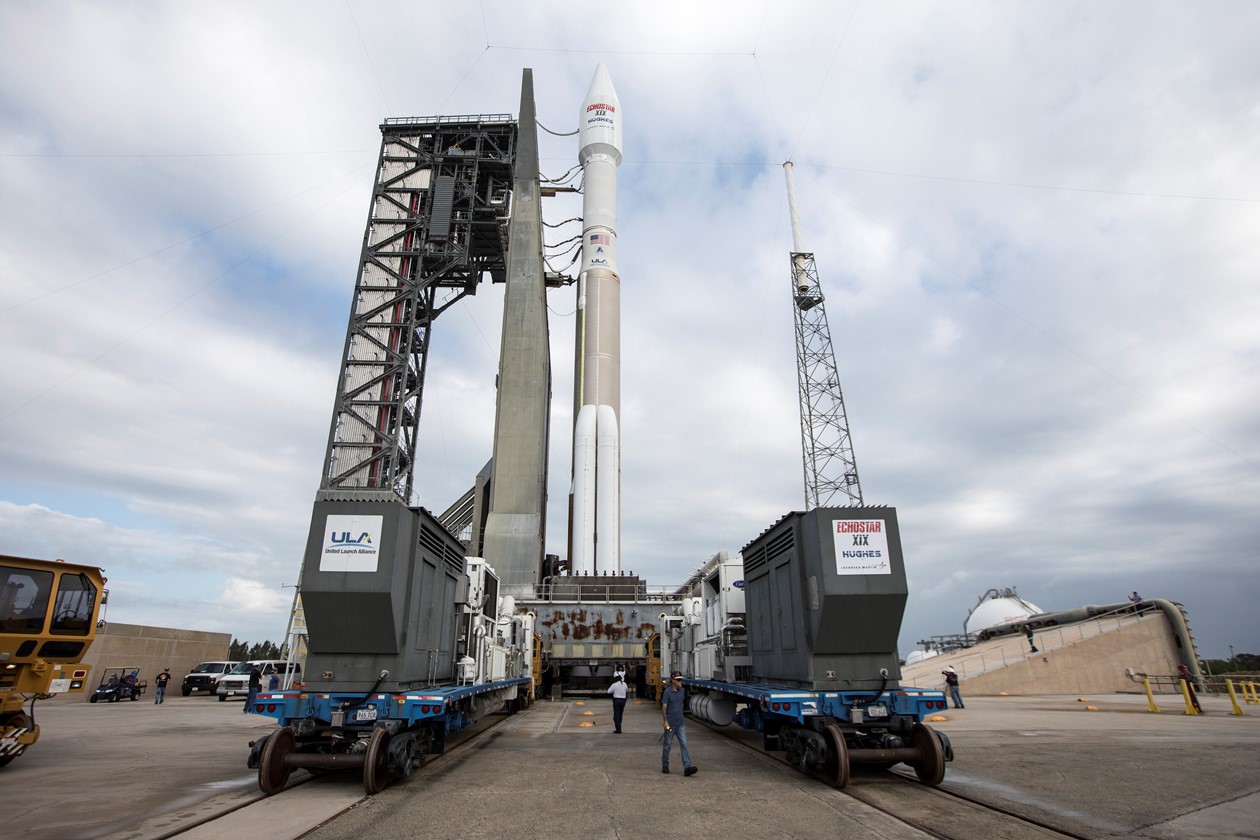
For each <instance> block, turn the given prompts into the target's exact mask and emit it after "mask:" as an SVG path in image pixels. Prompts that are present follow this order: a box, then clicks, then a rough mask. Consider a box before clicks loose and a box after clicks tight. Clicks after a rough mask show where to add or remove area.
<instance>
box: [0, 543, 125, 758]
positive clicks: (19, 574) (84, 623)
mask: <svg viewBox="0 0 1260 840" xmlns="http://www.w3.org/2000/svg"><path fill="white" fill-rule="evenodd" d="M105 594H106V593H105V577H104V576H103V575H102V574H101V570H100V569H98V568H96V567H95V566H80V565H78V564H76V563H67V562H65V561H64V560H32V559H29V558H26V557H9V556H6V555H2V554H0V767H3V766H5V765H6V764H8V763H9V762H10V761H12V760H13V759H15V758H17V757H18V756H19V755H21V754H22V753H23V752H25V751H26V749H27V747H29V746H30V745H31V744H33V743H35V741H37V740H38V739H39V726H38V725H36V723H35V701H36V700H39V699H43V698H47V697H50V696H52V695H54V694H61V693H64V692H79V691H83V690H84V687H85V686H86V685H87V677H88V671H89V670H90V669H89V668H88V666H86V665H82V664H80V663H81V662H82V661H83V657H84V655H85V654H86V653H87V650H88V647H89V646H90V645H91V644H92V640H93V639H95V638H96V621H97V618H98V616H99V615H100V612H101V606H102V605H103V604H104V603H105ZM27 700H29V701H30V708H29V710H25V711H24V710H23V708H22V707H23V705H24V704H25V703H26V701H27Z"/></svg>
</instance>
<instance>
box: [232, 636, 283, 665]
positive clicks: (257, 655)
mask: <svg viewBox="0 0 1260 840" xmlns="http://www.w3.org/2000/svg"><path fill="white" fill-rule="evenodd" d="M284 658H285V654H284V650H283V649H282V648H281V647H280V645H277V644H276V643H275V642H255V643H254V644H252V645H251V644H250V643H249V642H248V641H245V642H242V641H240V640H239V639H233V640H232V646H231V647H230V648H228V659H230V660H232V661H233V662H249V661H251V660H255V659H284Z"/></svg>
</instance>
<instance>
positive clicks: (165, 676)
mask: <svg viewBox="0 0 1260 840" xmlns="http://www.w3.org/2000/svg"><path fill="white" fill-rule="evenodd" d="M170 681H171V669H170V668H167V669H166V670H164V671H162V673H160V674H158V675H157V677H155V678H154V680H153V682H154V684H155V685H156V688H154V689H153V705H155V706H156V705H157V704H158V703H165V702H166V686H167V684H168V683H169V682H170Z"/></svg>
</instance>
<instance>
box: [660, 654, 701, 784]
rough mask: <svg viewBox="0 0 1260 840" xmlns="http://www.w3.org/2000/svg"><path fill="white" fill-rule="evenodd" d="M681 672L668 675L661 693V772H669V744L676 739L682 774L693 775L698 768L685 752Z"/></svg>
mask: <svg viewBox="0 0 1260 840" xmlns="http://www.w3.org/2000/svg"><path fill="white" fill-rule="evenodd" d="M685 697H686V695H685V694H684V693H683V684H682V674H681V673H679V672H678V671H673V672H672V673H670V675H669V685H668V686H667V687H666V688H665V691H664V692H663V693H662V694H661V720H662V721H663V722H664V724H665V734H664V736H662V738H661V772H662V773H668V772H669V744H670V741H672V740H673V739H674V738H677V739H678V751H679V752H680V753H682V761H683V775H684V776H694V775H695V774H696V773H697V772H699V768H697V767H696V765H694V764H692V763H691V753H689V752H687V720H686V718H684V717H683V700H684V698H685Z"/></svg>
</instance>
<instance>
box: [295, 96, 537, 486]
mask: <svg viewBox="0 0 1260 840" xmlns="http://www.w3.org/2000/svg"><path fill="white" fill-rule="evenodd" d="M381 134H382V140H381V155H380V162H379V164H378V166H377V170H376V183H375V185H374V186H373V189H372V204H371V209H370V211H369V214H368V221H367V231H366V233H365V234H364V238H363V253H362V257H361V259H360V262H359V277H358V281H357V283H356V284H355V289H354V302H353V304H352V305H351V309H350V325H349V328H348V330H347V332H346V345H345V355H344V359H343V363H342V367H341V375H340V377H339V378H338V382H337V395H336V399H335V402H334V405H333V416H332V428H331V430H330V431H329V435H328V451H327V456H326V458H325V463H324V474H323V477H322V479H321V481H320V490H319V493H318V494H317V499H350V498H353V499H376V498H379V499H383V500H384V499H401V500H402V501H403V502H405V503H408V504H410V502H411V491H412V482H413V476H412V469H413V467H412V465H413V463H414V461H415V454H416V432H417V428H418V425H419V423H420V405H421V401H422V399H421V398H422V394H423V390H424V375H425V367H426V361H427V355H428V350H429V338H430V328H431V326H432V324H433V320H434V319H435V318H437V316H438V315H440V314H441V313H442V312H443V311H445V310H446V309H447V308H448V307H449V306H451V305H452V304H453V303H455V301H457V300H459V299H461V298H463V297H464V296H465V295H469V294H474V293H475V292H476V289H477V283H478V281H479V280H480V279H481V277H482V276H483V274H486V273H488V274H489V275H490V276H491V278H492V279H493V280H495V281H497V282H503V280H504V272H505V254H506V250H507V248H506V242H505V238H504V236H505V234H504V224H503V221H504V219H505V217H506V215H507V212H508V207H509V204H510V198H511V191H512V163H513V157H514V145H515V142H516V122H515V121H514V120H513V119H512V118H511V116H509V115H494V116H470V117H430V118H424V119H417V118H403V119H389V120H386V121H385V124H384V125H382V126H381Z"/></svg>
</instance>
